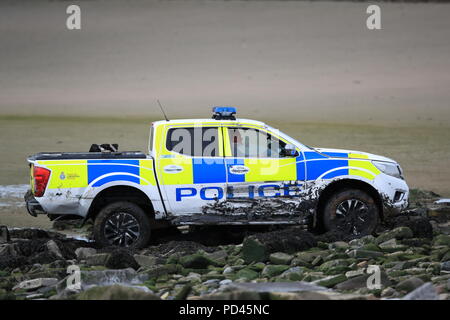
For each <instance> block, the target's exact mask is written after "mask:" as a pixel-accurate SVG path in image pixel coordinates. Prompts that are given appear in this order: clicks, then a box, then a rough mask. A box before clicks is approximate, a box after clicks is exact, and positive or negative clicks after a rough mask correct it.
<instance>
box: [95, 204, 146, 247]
mask: <svg viewBox="0 0 450 320" xmlns="http://www.w3.org/2000/svg"><path fill="white" fill-rule="evenodd" d="M150 232H151V229H150V221H149V217H148V216H147V215H146V214H145V212H144V211H143V210H142V209H141V208H140V207H139V206H138V205H136V204H134V203H131V202H125V201H120V202H114V203H111V204H109V205H107V206H105V207H104V208H103V209H101V210H100V212H99V214H98V215H97V217H96V218H95V222H94V238H95V241H96V242H97V243H98V244H99V245H100V246H102V247H106V246H118V247H130V248H135V249H140V248H143V247H145V246H146V245H147V243H148V241H149V240H150Z"/></svg>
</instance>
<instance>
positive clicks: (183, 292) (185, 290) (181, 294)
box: [174, 283, 192, 300]
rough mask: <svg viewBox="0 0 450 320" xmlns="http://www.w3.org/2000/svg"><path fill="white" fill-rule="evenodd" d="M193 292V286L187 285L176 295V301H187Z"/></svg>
mask: <svg viewBox="0 0 450 320" xmlns="http://www.w3.org/2000/svg"><path fill="white" fill-rule="evenodd" d="M191 291H192V285H191V284H189V283H188V284H185V285H184V286H182V287H181V288H180V290H178V291H177V292H176V293H175V296H174V300H186V298H187V297H188V295H189V293H191Z"/></svg>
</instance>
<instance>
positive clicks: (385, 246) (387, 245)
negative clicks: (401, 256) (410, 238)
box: [379, 238, 408, 252]
mask: <svg viewBox="0 0 450 320" xmlns="http://www.w3.org/2000/svg"><path fill="white" fill-rule="evenodd" d="M379 247H380V248H381V250H382V251H384V252H396V251H404V250H406V249H408V247H407V246H404V245H400V244H398V243H397V239H395V238H394V239H391V240H388V241H385V242H383V243H380V245H379Z"/></svg>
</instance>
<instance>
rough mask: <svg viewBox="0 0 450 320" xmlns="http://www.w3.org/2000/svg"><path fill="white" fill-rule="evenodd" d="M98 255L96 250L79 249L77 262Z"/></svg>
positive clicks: (76, 251)
mask: <svg viewBox="0 0 450 320" xmlns="http://www.w3.org/2000/svg"><path fill="white" fill-rule="evenodd" d="M96 253H97V250H96V249H94V248H83V247H81V248H77V249H76V250H75V255H76V256H77V260H86V259H87V257H90V256H92V255H94V254H96Z"/></svg>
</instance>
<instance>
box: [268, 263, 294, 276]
mask: <svg viewBox="0 0 450 320" xmlns="http://www.w3.org/2000/svg"><path fill="white" fill-rule="evenodd" d="M288 269H289V266H287V265H276V264H270V265H267V266H265V268H264V269H263V271H262V273H261V275H262V276H263V277H269V278H271V277H274V276H277V275H279V274H281V273H283V272H284V271H286V270H288Z"/></svg>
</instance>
